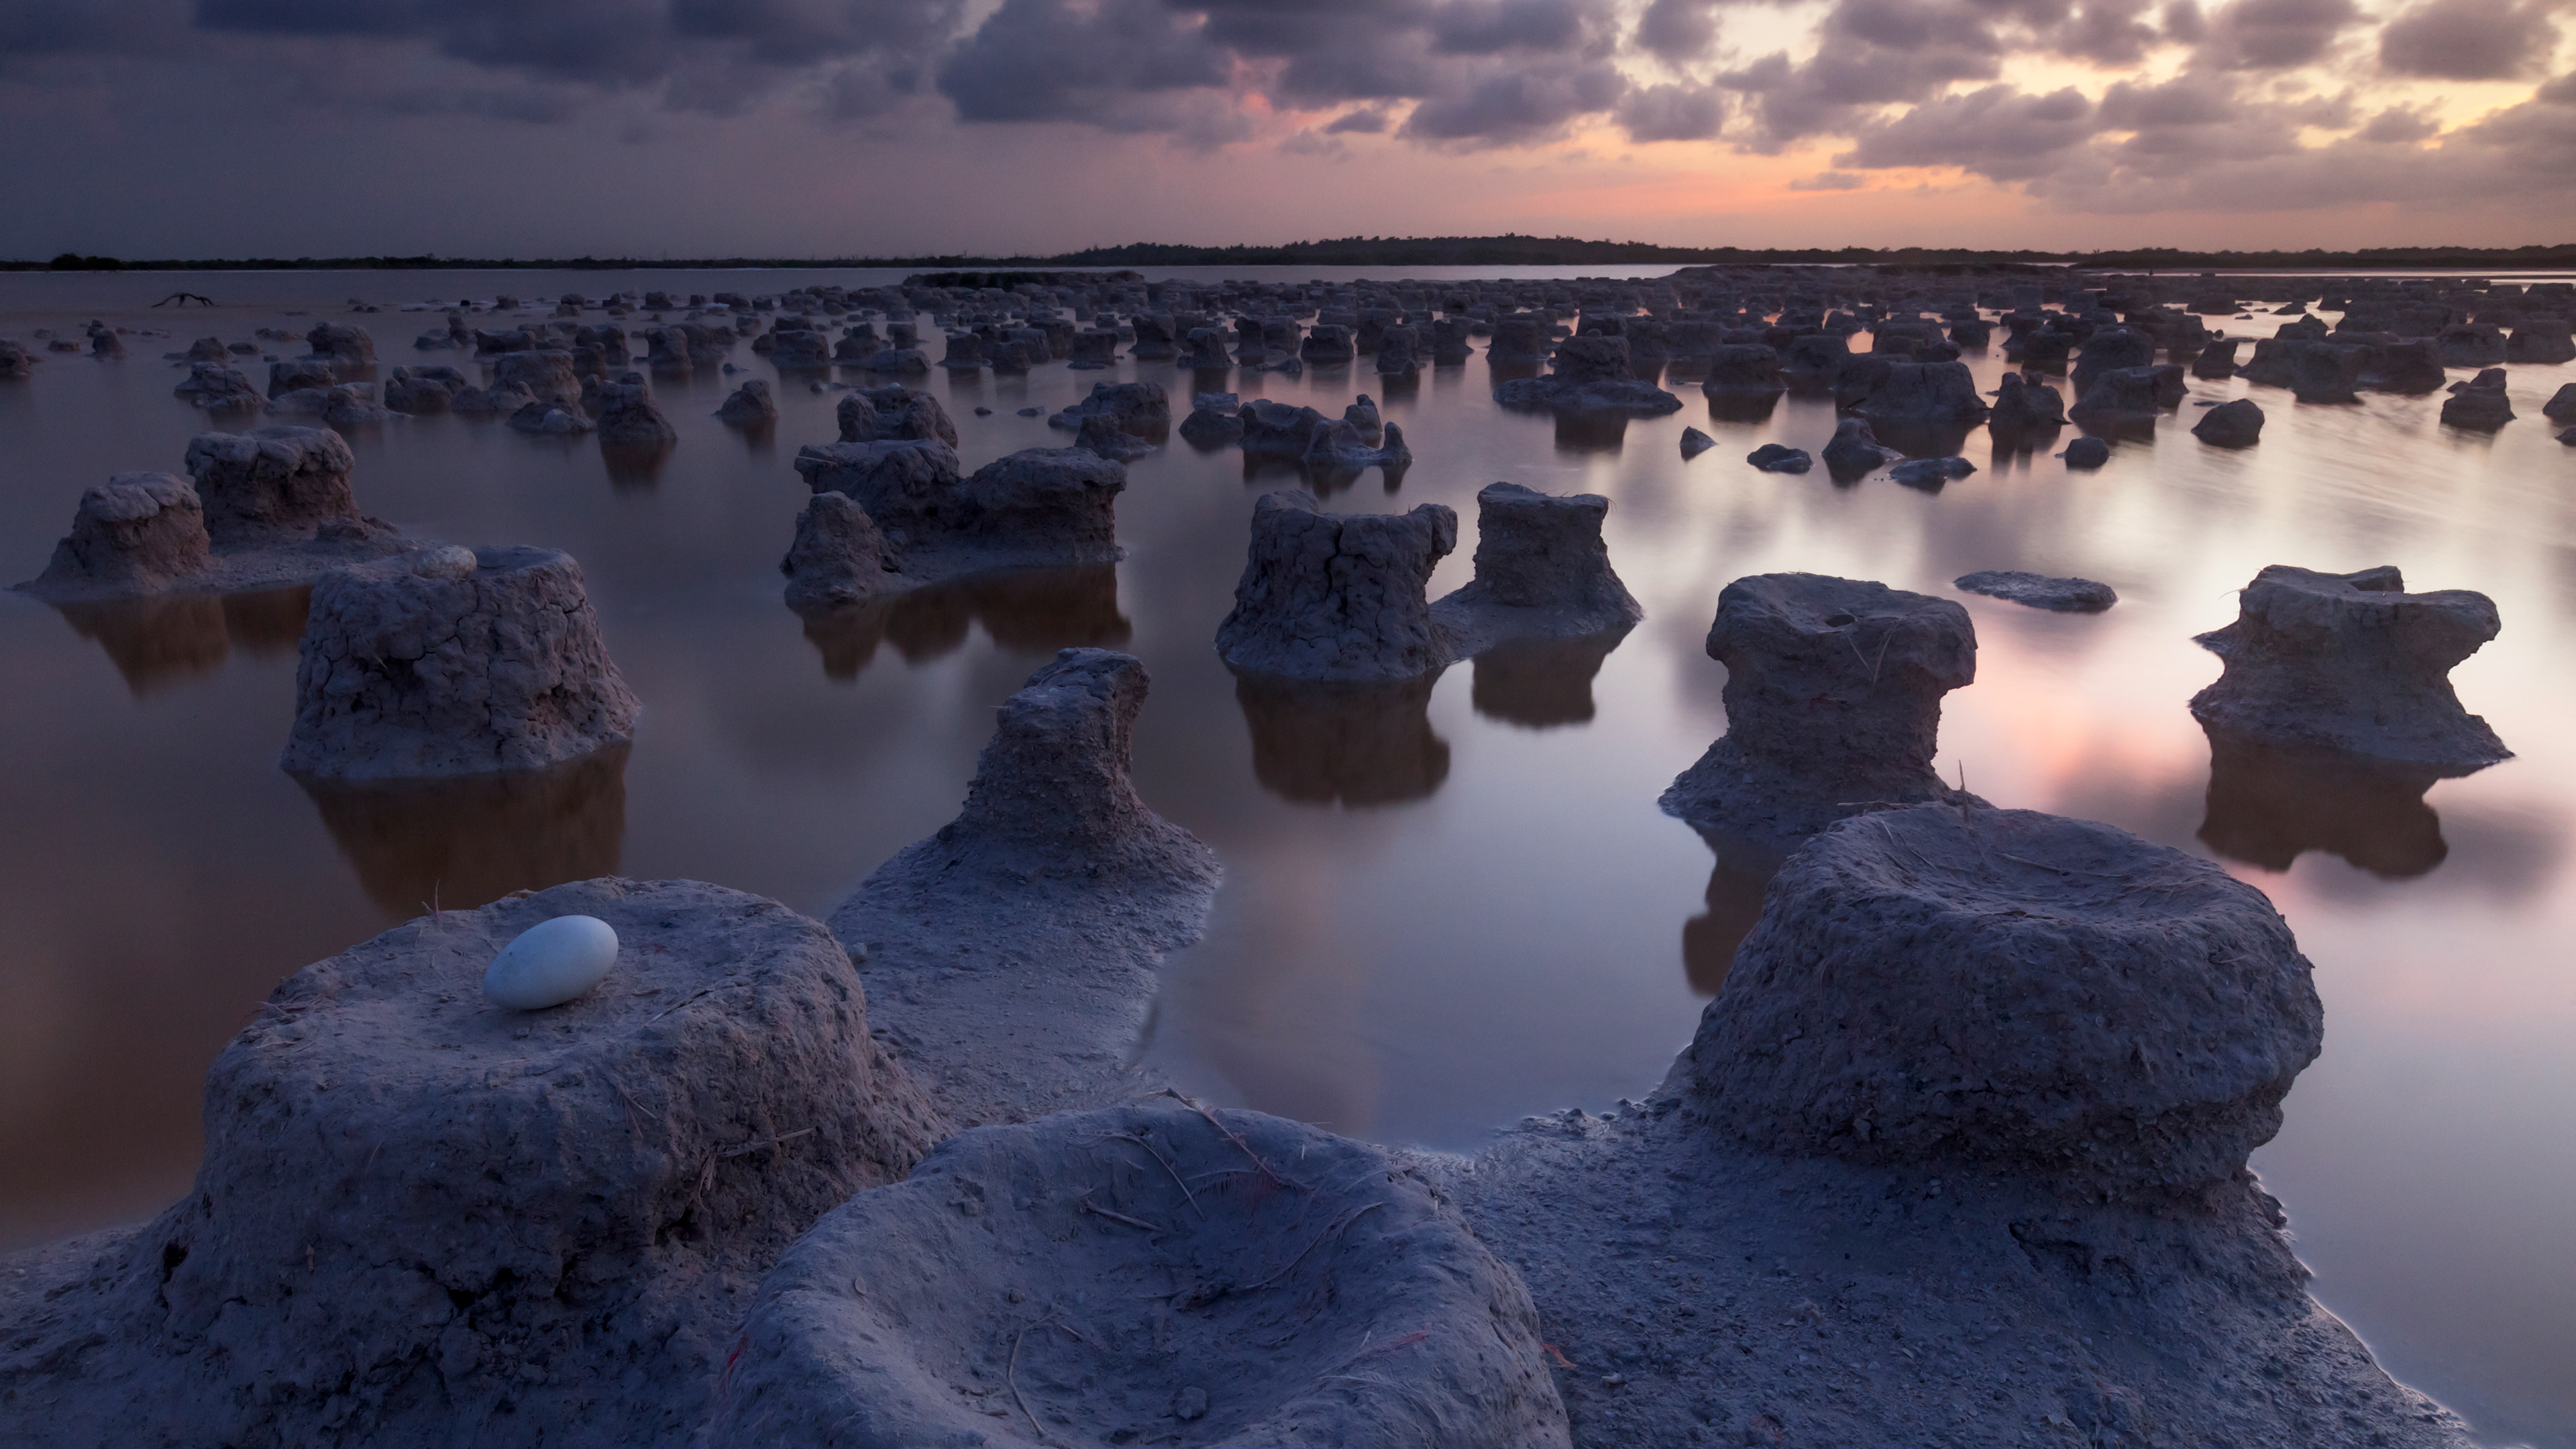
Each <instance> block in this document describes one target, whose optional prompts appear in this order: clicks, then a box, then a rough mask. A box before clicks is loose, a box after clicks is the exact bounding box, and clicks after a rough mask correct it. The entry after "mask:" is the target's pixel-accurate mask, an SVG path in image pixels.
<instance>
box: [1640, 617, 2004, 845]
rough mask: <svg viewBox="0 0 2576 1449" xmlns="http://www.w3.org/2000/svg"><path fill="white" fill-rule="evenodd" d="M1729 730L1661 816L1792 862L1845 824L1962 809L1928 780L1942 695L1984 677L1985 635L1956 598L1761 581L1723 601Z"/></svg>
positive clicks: (1718, 641)
mask: <svg viewBox="0 0 2576 1449" xmlns="http://www.w3.org/2000/svg"><path fill="white" fill-rule="evenodd" d="M1708 655H1709V657H1710V658H1711V659H1714V660H1716V661H1718V662H1719V663H1721V664H1723V665H1725V666H1726V692H1725V700H1726V734H1725V735H1724V736H1723V737H1721V738H1720V739H1719V740H1718V741H1717V743H1715V744H1713V745H1711V746H1709V748H1708V753H1707V754H1705V755H1702V756H1701V757H1700V759H1699V762H1698V763H1697V764H1694V765H1692V766H1691V767H1690V768H1689V769H1688V770H1685V771H1683V772H1682V774H1681V776H1680V778H1678V779H1676V780H1674V781H1673V783H1672V787H1671V788H1670V789H1668V790H1666V791H1665V792H1664V796H1663V801H1662V804H1663V807H1664V812H1665V813H1666V814H1669V815H1677V816H1679V817H1681V818H1682V819H1683V820H1685V821H1687V822H1689V823H1690V824H1691V825H1692V826H1693V827H1695V828H1696V829H1698V830H1699V831H1700V832H1701V833H1703V834H1705V835H1710V836H1713V837H1723V838H1726V839H1728V840H1731V841H1737V842H1742V843H1743V844H1744V845H1746V846H1749V847H1750V848H1751V849H1752V850H1753V852H1754V853H1756V854H1761V853H1770V854H1774V855H1779V854H1786V853H1787V852H1788V851H1790V850H1793V849H1795V848H1796V847H1797V844H1798V842H1799V841H1801V840H1804V839H1805V838H1807V837H1808V836H1810V835H1813V834H1814V833H1815V832H1817V831H1819V830H1822V829H1823V828H1825V827H1826V826H1827V825H1830V824H1832V823H1833V822H1834V821H1836V820H1840V819H1842V818H1844V817H1845V816H1849V815H1855V814H1859V813H1861V812H1862V811H1865V810H1871V809H1877V808H1880V807H1883V806H1888V805H1910V804H1917V803H1920V802H1923V801H1927V800H1954V799H1960V798H1973V797H1962V796H1960V794H1959V792H1957V791H1954V790H1952V789H1950V788H1949V787H1947V786H1945V785H1943V784H1942V783H1941V779H1940V777H1939V776H1938V775H1936V774H1934V773H1933V771H1932V756H1933V754H1934V752H1935V751H1936V750H1937V749H1938V748H1939V743H1940V730H1941V696H1942V695H1944V694H1947V693H1949V692H1950V691H1951V690H1953V689H1957V688H1959V687H1960V686H1962V685H1965V684H1967V683H1969V682H1971V681H1973V680H1974V679H1975V678H1976V677H1977V632H1976V627H1975V625H1973V624H1971V623H1970V622H1969V620H1968V611H1967V610H1965V609H1963V608H1961V607H1959V606H1958V605H1957V604H1955V603H1953V602H1951V601H1950V600H1948V599H1935V598H1930V597H1928V596H1926V595H1923V594H1912V593H1907V592H1905V591H1904V590H1902V589H1891V588H1889V587H1887V586H1886V585H1885V584H1878V583H1870V582H1867V581H1865V580H1861V579H1838V578H1832V577H1829V576H1827V575H1824V574H1756V575H1753V576H1751V577H1749V578H1741V579H1737V580H1736V581H1735V582H1733V583H1731V584H1728V585H1727V586H1726V588H1725V590H1724V592H1722V593H1720V594H1719V595H1718V599H1717V620H1716V622H1715V623H1714V624H1713V625H1711V626H1710V628H1709V631H1708Z"/></svg>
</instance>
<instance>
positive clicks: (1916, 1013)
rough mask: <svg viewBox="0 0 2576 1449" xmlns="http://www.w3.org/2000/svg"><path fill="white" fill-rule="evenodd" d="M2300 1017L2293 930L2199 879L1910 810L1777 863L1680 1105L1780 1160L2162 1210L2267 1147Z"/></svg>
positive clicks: (2088, 832) (2085, 838) (2156, 852)
mask: <svg viewBox="0 0 2576 1449" xmlns="http://www.w3.org/2000/svg"><path fill="white" fill-rule="evenodd" d="M2323 1024H2324V1017H2323V1010H2322V1008H2321V1007H2320V1006H2319V1005H2318V1003H2317V994H2316V989H2315V987H2314V986H2313V985H2312V984H2311V983H2310V981H2309V972H2308V963H2307V960H2306V958H2304V957H2302V956H2301V955H2300V954H2299V951H2298V946H2297V943H2296V942H2294V941H2293V940H2292V939H2291V936H2290V928H2289V927H2288V926H2287V925H2286V924H2284V923H2283V922H2282V920H2281V917H2280V914H2279V913H2278V912H2276V911H2274V910H2273V909H2272V906H2271V903H2270V902H2268V901H2266V900H2265V899H2264V898H2263V896H2262V894H2261V893H2260V892H2258V891H2256V890H2255V889H2254V888H2253V887H2252V886H2249V885H2246V884H2244V883H2242V882H2240V881H2237V880H2235V879H2234V878H2232V877H2230V876H2229V875H2228V874H2227V873H2226V872H2224V871H2222V870H2220V869H2219V868H2218V867H2217V866H2215V865H2212V864H2210V863H2209V862H2208V861H2205V860H2202V859H2199V858H2197V857H2194V856H2189V855H2185V854H2183V853H2182V852H2181V851H2178V850H2173V849H2170V848H2168V847H2165V846H2160V845H2151V844H2149V843H2147V842H2146V841H2143V840H2140V839H2138V838H2137V837H2135V836H2133V835H2129V834H2127V833H2126V832H2124V831H2120V830H2116V829H2113V828H2112V827H2110V826H2107V825H2096V824H2093V823H2092V822H2090V821H2082V820H2066V819H2061V818H2059V817H2057V816H2053V815H2042V814H2039V813H2038V812H2035V811H2029V810H1989V809H1973V808H1966V807H1953V806H1947V805H1921V806H1916V807H1913V808H1911V809H1905V810H1883V811H1879V812H1877V813H1875V814H1873V815H1870V816H1868V817H1867V818H1864V819H1860V820H1848V821H1845V822H1843V823H1842V824H1840V825H1837V826H1835V827H1833V828H1832V829H1830V830H1827V831H1825V832H1824V833H1822V834H1820V835H1818V836H1817V837H1816V838H1815V839H1813V840H1810V841H1809V842H1807V844H1806V846H1805V848H1803V849H1801V850H1800V851H1798V852H1797V853H1796V854H1795V855H1793V856H1791V857H1790V858H1789V860H1788V863H1787V864H1786V865H1784V866H1782V867H1781V870H1780V873H1779V874H1778V875H1777V876H1775V877H1774V878H1773V879H1772V882H1771V886H1770V890H1769V893H1768V895H1767V897H1766V898H1765V901H1764V904H1763V910H1762V919H1761V923H1760V924H1759V925H1757V926H1756V927H1755V928H1754V930H1753V933H1752V935H1751V936H1749V937H1747V938H1746V940H1745V942H1744V945H1743V947H1742V948H1741V949H1740V950H1739V951H1738V952H1737V953H1736V959H1735V966H1734V969H1733V970H1732V971H1731V972H1730V973H1729V974H1728V976H1727V978H1726V989H1725V991H1724V992H1723V993H1721V994H1720V995H1719V996H1718V998H1717V1000H1716V1001H1714V1002H1712V1003H1711V1004H1710V1005H1709V1008H1708V1011H1707V1014H1706V1015H1705V1016H1704V1017H1703V1018H1702V1019H1701V1022H1700V1029H1699V1034H1698V1036H1697V1037H1696V1038H1695V1039H1694V1040H1693V1042H1692V1044H1691V1048H1690V1051H1689V1053H1688V1060H1689V1062H1690V1064H1691V1065H1690V1068H1689V1076H1690V1084H1689V1089H1688V1091H1689V1100H1690V1103H1691V1106H1692V1109H1693V1110H1694V1111H1695V1112H1697V1113H1698V1114H1699V1115H1700V1116H1701V1117H1703V1118H1704V1119H1705V1120H1707V1121H1708V1122H1710V1123H1711V1124H1712V1125H1714V1126H1716V1127H1718V1128H1719V1129H1720V1130H1723V1131H1727V1132H1730V1133H1733V1134H1734V1135H1736V1136H1738V1137H1740V1138H1742V1139H1743V1140H1745V1141H1747V1142H1749V1143H1751V1144H1753V1145H1755V1146H1757V1147H1761V1148H1763V1149H1765V1150H1768V1151H1772V1152H1777V1153H1780V1154H1782V1155H1784V1156H1792V1157H1799V1156H1818V1155H1830V1156H1838V1157H1845V1158H1849V1159H1852V1160H1855V1161H1863V1162H1882V1163H1884V1162H1924V1163H1939V1162H1950V1163H1955V1164H1957V1165H1958V1166H1959V1167H1960V1168H1961V1169H1962V1170H1973V1171H1978V1172H1987V1173H1991V1172H2013V1173H2022V1174H2029V1175H2033V1176H2035V1177H2038V1178H2042V1179H2045V1180H2047V1181H2049V1182H2051V1183H2054V1184H2057V1185H2058V1186H2060V1187H2062V1188H2064V1189H2066V1190H2067V1191H2069V1192H2072V1193H2077V1194H2080V1195H2082V1196H2085V1197H2095V1196H2127V1195H2133V1194H2138V1193H2145V1192H2184V1191H2190V1190H2194V1189H2198V1188H2202V1187H2206V1186H2208V1185H2210V1184H2213V1183H2218V1182H2223V1181H2225V1180H2226V1179H2228V1178H2229V1177H2230V1176H2232V1175H2233V1174H2235V1173H2236V1172H2237V1171H2238V1170H2239V1169H2241V1168H2242V1167H2243V1166H2244V1163H2245V1157H2246V1154H2247V1153H2249V1152H2251V1151H2253V1150H2254V1149H2255V1148H2256V1147H2258V1146H2260V1145H2262V1144H2263V1143H2264V1142H2267V1141H2269V1140H2271V1137H2272V1135H2273V1134H2274V1133H2275V1132H2277V1131H2279V1130H2280V1126H2281V1098H2282V1097H2283V1096H2284V1095H2285V1094H2286V1093H2287V1092H2288V1091H2289V1090H2290V1083H2291V1080H2292V1079H2293V1078H2295V1077H2296V1076H2297V1075H2298V1074H2299V1072H2300V1070H2301V1069H2302V1068H2304V1067H2306V1066H2307V1064H2308V1063H2309V1062H2311V1061H2313V1060H2315V1058H2316V1055H2317V1048H2318V1044H2319V1042H2320V1040H2321V1039H2322V1036H2323V1029H2324V1025H2323Z"/></svg>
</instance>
